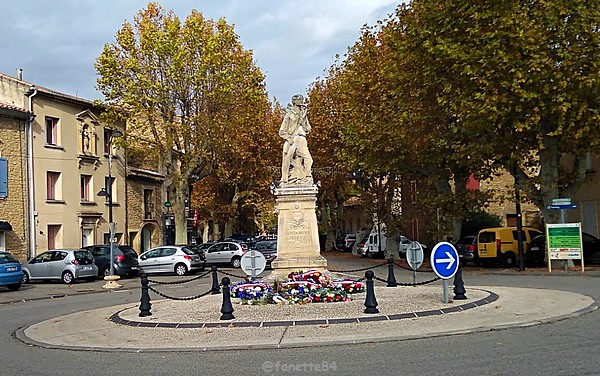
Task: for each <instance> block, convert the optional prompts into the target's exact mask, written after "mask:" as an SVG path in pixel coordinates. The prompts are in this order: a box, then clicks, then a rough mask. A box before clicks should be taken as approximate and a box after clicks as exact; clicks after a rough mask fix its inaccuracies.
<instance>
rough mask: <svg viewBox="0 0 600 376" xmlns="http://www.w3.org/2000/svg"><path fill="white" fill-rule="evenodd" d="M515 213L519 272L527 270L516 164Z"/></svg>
mask: <svg viewBox="0 0 600 376" xmlns="http://www.w3.org/2000/svg"><path fill="white" fill-rule="evenodd" d="M515 211H516V212H517V250H518V254H519V271H524V270H525V250H524V249H523V240H525V239H523V217H522V213H521V192H520V189H519V170H518V169H517V165H516V162H515Z"/></svg>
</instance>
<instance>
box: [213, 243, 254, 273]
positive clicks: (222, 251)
mask: <svg viewBox="0 0 600 376" xmlns="http://www.w3.org/2000/svg"><path fill="white" fill-rule="evenodd" d="M247 250H248V246H247V245H246V244H245V243H238V242H236V241H233V240H231V241H230V240H225V241H221V242H216V243H215V244H213V245H211V246H210V247H209V248H208V249H207V250H206V251H205V253H204V254H205V255H206V263H207V264H229V265H231V266H232V267H234V268H239V267H240V266H241V265H242V263H241V260H242V256H243V255H244V253H245V252H246V251H247Z"/></svg>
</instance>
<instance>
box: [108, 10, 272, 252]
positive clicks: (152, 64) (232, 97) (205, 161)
mask: <svg viewBox="0 0 600 376" xmlns="http://www.w3.org/2000/svg"><path fill="white" fill-rule="evenodd" d="M96 70H97V73H98V80H97V82H98V88H99V89H100V91H101V92H102V93H103V95H104V97H105V104H106V105H107V107H108V108H111V109H115V111H111V112H110V113H109V114H108V116H112V117H113V118H118V117H120V118H121V119H122V120H124V121H126V122H127V129H126V140H127V142H128V143H135V144H136V145H138V146H141V147H144V148H145V150H146V151H147V153H148V154H149V155H150V154H151V155H154V156H156V158H157V160H158V161H160V166H161V168H162V170H163V171H164V172H165V173H166V175H167V182H166V184H167V193H168V199H169V200H170V201H172V209H173V212H174V216H175V224H176V242H178V243H185V242H186V241H187V221H186V217H185V199H186V195H187V193H188V190H189V186H190V185H192V184H193V183H194V182H196V181H199V180H202V179H203V178H205V177H207V176H210V175H211V174H212V173H213V172H214V171H215V169H216V167H217V164H218V163H226V161H225V162H224V159H223V158H219V156H220V155H222V153H223V152H224V151H227V145H228V143H227V142H224V141H227V140H228V139H229V138H232V137H234V136H232V135H234V134H236V132H238V131H239V130H240V129H244V128H251V127H256V126H258V124H256V122H257V119H260V115H257V113H260V112H261V111H264V110H265V106H264V102H265V98H268V95H267V93H266V88H265V83H264V75H263V74H262V73H261V72H260V70H259V69H258V68H257V67H256V65H255V64H254V61H253V57H252V52H251V51H248V50H244V48H243V46H242V44H241V42H240V40H239V37H238V36H237V35H236V33H235V31H234V28H233V26H231V25H229V24H227V23H226V21H225V20H224V19H219V20H216V21H215V20H211V19H207V18H205V17H204V16H203V14H202V13H200V12H198V11H196V10H193V11H192V12H191V13H190V14H189V15H188V16H187V18H186V19H185V20H184V21H182V20H180V18H179V17H177V16H176V15H175V14H174V13H173V12H172V11H169V12H167V11H165V10H164V9H163V8H162V7H161V6H160V5H158V4H157V3H149V4H148V6H147V7H146V8H145V9H143V10H141V11H140V12H139V13H138V14H137V15H135V17H134V21H133V23H130V22H128V21H126V22H124V23H123V26H122V27H121V29H120V30H118V31H117V33H116V36H115V41H114V42H113V43H108V44H106V45H105V46H104V49H103V51H102V53H101V54H100V56H99V57H98V59H97V61H96Z"/></svg>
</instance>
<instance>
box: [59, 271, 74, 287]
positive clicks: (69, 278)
mask: <svg viewBox="0 0 600 376" xmlns="http://www.w3.org/2000/svg"><path fill="white" fill-rule="evenodd" d="M74 279H75V278H74V277H73V273H71V272H64V273H63V275H62V281H63V283H64V284H66V285H70V284H71V283H73V280H74Z"/></svg>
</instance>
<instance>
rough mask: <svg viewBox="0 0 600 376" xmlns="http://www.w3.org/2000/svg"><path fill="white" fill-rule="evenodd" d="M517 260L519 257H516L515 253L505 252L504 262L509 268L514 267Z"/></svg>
mask: <svg viewBox="0 0 600 376" xmlns="http://www.w3.org/2000/svg"><path fill="white" fill-rule="evenodd" d="M516 261H517V258H516V257H515V254H514V253H512V252H506V253H505V254H504V257H503V264H504V266H506V267H507V268H512V267H514V266H515V263H516Z"/></svg>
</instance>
